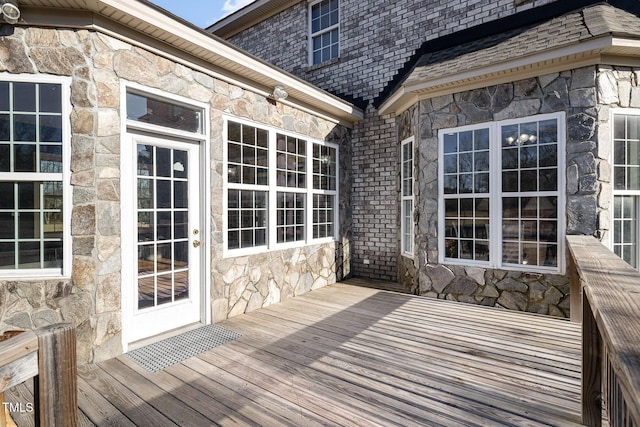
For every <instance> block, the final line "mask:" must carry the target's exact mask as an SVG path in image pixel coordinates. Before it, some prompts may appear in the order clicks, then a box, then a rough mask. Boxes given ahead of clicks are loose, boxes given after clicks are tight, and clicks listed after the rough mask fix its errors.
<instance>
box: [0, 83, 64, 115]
mask: <svg viewBox="0 0 640 427" xmlns="http://www.w3.org/2000/svg"><path fill="white" fill-rule="evenodd" d="M38 86H39V89H40V94H39V99H40V112H42V113H61V112H62V87H61V86H60V85H57V84H47V83H40V84H39V85H38ZM0 109H2V108H1V107H0Z"/></svg>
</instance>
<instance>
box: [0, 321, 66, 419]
mask: <svg viewBox="0 0 640 427" xmlns="http://www.w3.org/2000/svg"><path fill="white" fill-rule="evenodd" d="M0 361H1V362H0V393H3V392H4V391H5V390H7V389H9V388H11V387H13V386H15V385H17V384H20V383H21V382H24V381H26V380H28V379H29V378H34V377H35V378H36V380H35V381H34V393H33V394H34V396H33V397H34V410H35V414H34V415H35V424H36V425H37V426H76V425H77V418H78V394H77V393H78V392H77V388H78V387H77V376H76V375H77V369H76V333H75V328H74V327H73V326H72V325H71V324H70V323H60V324H56V325H51V326H46V327H43V328H38V329H35V330H33V331H25V332H24V333H21V334H20V335H17V336H15V337H13V338H10V339H8V340H6V341H3V342H0Z"/></svg>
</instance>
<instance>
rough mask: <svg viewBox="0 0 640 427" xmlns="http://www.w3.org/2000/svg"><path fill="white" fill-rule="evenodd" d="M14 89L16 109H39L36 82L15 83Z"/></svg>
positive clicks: (33, 110)
mask: <svg viewBox="0 0 640 427" xmlns="http://www.w3.org/2000/svg"><path fill="white" fill-rule="evenodd" d="M13 91H14V95H13V109H14V111H27V112H32V113H33V112H35V111H37V109H36V85H35V83H13Z"/></svg>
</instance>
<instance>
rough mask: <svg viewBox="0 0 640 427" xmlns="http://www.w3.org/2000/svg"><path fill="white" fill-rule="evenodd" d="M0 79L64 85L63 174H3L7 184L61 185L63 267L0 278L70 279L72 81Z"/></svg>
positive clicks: (16, 272)
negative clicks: (54, 183)
mask: <svg viewBox="0 0 640 427" xmlns="http://www.w3.org/2000/svg"><path fill="white" fill-rule="evenodd" d="M0 80H1V81H3V82H12V83H43V84H58V85H60V86H61V89H62V93H61V100H62V105H61V112H62V114H61V115H62V173H61V174H58V173H40V172H33V173H31V172H0V181H8V182H43V181H57V182H62V229H63V231H62V268H42V269H6V270H4V269H3V270H0V275H2V276H3V277H5V278H7V279H11V278H20V279H46V278H56V279H58V278H70V277H71V268H72V264H73V263H72V261H73V260H72V245H73V244H72V237H71V211H72V210H73V197H72V189H71V122H70V119H69V117H70V116H71V111H72V106H71V96H70V93H71V78H70V77H59V76H51V75H45V74H1V75H0Z"/></svg>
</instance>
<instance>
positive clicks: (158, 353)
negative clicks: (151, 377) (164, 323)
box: [126, 325, 242, 372]
mask: <svg viewBox="0 0 640 427" xmlns="http://www.w3.org/2000/svg"><path fill="white" fill-rule="evenodd" d="M241 336H242V335H240V334H239V333H237V332H233V331H229V330H227V329H225V328H223V327H221V326H218V325H207V326H202V327H201V328H198V329H194V330H192V331H187V332H184V333H182V334H180V335H176V336H175V337H171V338H167V339H165V340H162V341H158V342H156V343H153V344H150V345H147V346H145V347H141V348H139V349H136V350H133V351H130V352H129V353H126V355H127V356H129V357H130V358H131V359H133V360H135V361H136V362H137V363H138V364H139V365H140V366H142V367H143V368H145V369H146V370H148V371H151V372H157V371H161V370H162V369H164V368H166V367H168V366H171V365H173V364H176V363H179V362H182V361H183V360H186V359H188V358H190V357H193V356H195V355H197V354H200V353H203V352H205V351H207V350H211V349H212V348H215V347H217V346H219V345H222V344H225V343H227V342H229V341H233V340H235V339H237V338H239V337H241Z"/></svg>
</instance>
